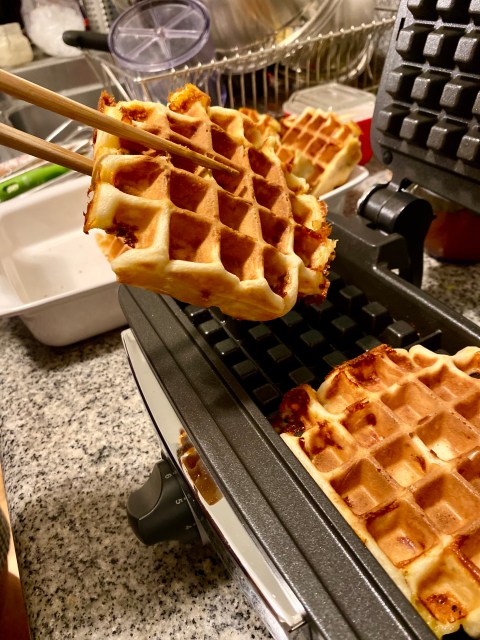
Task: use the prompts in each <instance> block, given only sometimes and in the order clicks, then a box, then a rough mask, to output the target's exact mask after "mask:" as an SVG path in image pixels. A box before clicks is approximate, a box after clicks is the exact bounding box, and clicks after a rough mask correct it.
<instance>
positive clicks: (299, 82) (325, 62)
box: [84, 9, 395, 115]
mask: <svg viewBox="0 0 480 640" xmlns="http://www.w3.org/2000/svg"><path fill="white" fill-rule="evenodd" d="M380 11H381V12H387V13H390V12H389V11H388V10H386V9H381V10H380ZM377 12H378V10H376V13H377ZM394 22H395V18H394V16H393V17H392V16H389V17H383V18H382V17H380V18H378V19H377V18H376V19H375V20H373V21H372V22H370V23H368V24H362V25H360V26H352V27H350V28H348V29H340V30H338V31H332V32H329V33H327V34H320V35H318V36H315V37H311V36H310V37H307V38H305V39H299V40H295V41H292V42H290V43H288V44H280V45H271V46H261V45H260V46H258V47H257V48H255V49H252V50H250V51H249V52H248V53H235V54H232V55H230V56H228V57H223V58H222V59H214V60H212V61H211V62H210V63H207V64H199V65H197V66H194V67H189V66H188V65H185V66H184V67H182V68H178V69H170V70H168V71H164V72H162V73H159V74H155V75H151V76H148V77H140V76H138V75H135V74H133V73H132V72H131V71H128V70H126V69H122V68H120V67H119V66H118V65H117V64H116V62H115V61H114V59H113V58H112V56H111V55H110V54H109V53H104V52H98V51H90V50H85V51H84V54H85V57H86V59H87V60H88V61H89V63H90V64H91V66H92V68H93V70H94V72H95V73H96V75H97V76H98V78H99V81H100V82H101V84H102V85H103V86H104V87H105V89H106V90H107V91H109V92H110V93H112V94H113V95H115V96H116V97H117V98H118V99H122V100H132V99H134V98H135V97H136V98H138V99H141V100H146V101H149V100H153V98H152V92H151V90H150V88H151V86H152V84H153V83H158V82H159V81H162V82H163V81H165V82H169V83H170V84H169V86H170V87H171V89H170V90H175V89H176V88H178V87H180V86H183V85H184V84H185V83H187V82H191V83H193V84H195V85H197V86H198V87H199V88H201V89H202V90H203V91H205V92H206V93H208V94H209V95H210V97H211V99H212V103H213V104H223V105H224V106H225V107H228V108H232V109H233V108H239V107H250V108H252V109H257V110H258V111H260V112H263V113H270V114H272V115H275V114H280V113H282V104H283V102H284V101H285V100H286V99H288V98H289V97H290V95H291V94H292V93H294V92H295V91H298V90H300V89H305V88H308V87H310V86H314V85H318V84H323V83H327V82H339V83H343V84H348V85H350V86H355V87H358V88H361V89H365V90H368V91H372V92H374V91H375V89H376V87H377V85H378V83H379V81H380V75H381V71H382V67H383V62H384V55H382V54H381V51H382V49H386V46H385V47H382V46H379V45H381V44H382V42H383V41H384V42H386V43H387V45H388V40H389V35H390V31H391V29H392V27H393V24H394Z"/></svg>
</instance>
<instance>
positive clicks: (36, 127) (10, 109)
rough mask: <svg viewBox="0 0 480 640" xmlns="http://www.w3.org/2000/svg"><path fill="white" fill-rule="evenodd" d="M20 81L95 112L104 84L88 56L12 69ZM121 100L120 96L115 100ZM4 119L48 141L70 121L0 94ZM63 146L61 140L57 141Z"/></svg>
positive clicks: (42, 61) (45, 60) (41, 62)
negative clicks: (32, 84) (51, 92)
mask: <svg viewBox="0 0 480 640" xmlns="http://www.w3.org/2000/svg"><path fill="white" fill-rule="evenodd" d="M12 73H15V75H18V76H19V77H21V78H23V79H25V80H29V81H30V82H34V83H35V84H38V85H41V86H43V87H45V88H47V89H50V90H51V91H54V92H55V93H59V94H62V95H64V96H67V97H69V98H71V99H72V100H75V101H76V102H80V103H81V104H84V105H87V106H89V107H92V108H96V107H97V104H98V100H99V98H100V95H101V92H102V89H103V84H102V82H101V79H100V78H99V76H97V74H96V73H95V71H94V69H93V68H92V66H91V65H90V64H89V62H88V60H87V59H86V57H85V56H83V55H82V56H78V57H75V58H42V59H40V60H36V61H34V62H32V63H30V64H28V65H24V66H22V67H16V68H14V69H12ZM116 97H118V96H116ZM0 110H1V116H2V117H1V119H2V120H3V121H4V122H6V123H7V124H10V125H11V126H13V127H15V128H16V129H19V130H21V131H25V132H27V133H30V134H32V135H34V136H37V137H38V138H43V139H45V138H46V137H47V136H49V135H50V134H51V133H52V132H53V131H55V130H56V129H57V128H58V127H60V126H61V125H62V124H63V123H66V122H68V120H67V119H66V118H65V117H64V116H61V115H58V114H56V113H53V112H51V111H47V110H45V109H42V108H41V107H37V106H35V105H31V104H29V103H27V102H24V101H22V100H16V99H14V98H11V97H10V96H7V95H5V94H2V93H0ZM55 141H56V142H61V137H59V138H57V139H56V140H55Z"/></svg>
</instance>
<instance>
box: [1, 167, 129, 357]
mask: <svg viewBox="0 0 480 640" xmlns="http://www.w3.org/2000/svg"><path fill="white" fill-rule="evenodd" d="M89 184H90V178H89V177H87V176H82V177H79V178H74V179H72V180H69V181H67V182H63V183H59V184H56V185H54V186H51V187H46V188H44V189H42V190H41V191H38V192H36V193H32V194H26V195H24V196H22V197H19V198H14V199H13V200H10V201H8V202H4V203H2V204H1V205H0V317H2V316H3V317H5V316H19V317H20V318H21V319H22V321H23V322H24V323H25V325H26V326H27V327H28V328H29V330H30V331H31V332H32V334H33V335H34V336H35V337H36V338H37V339H38V340H39V341H40V342H43V343H44V344H47V345H51V346H62V345H67V344H72V343H74V342H77V341H79V340H83V339H85V338H89V337H91V336H94V335H98V334H100V333H103V332H104V331H109V330H111V329H115V328H117V327H120V326H123V325H124V324H125V318H124V315H123V312H122V310H121V309H120V305H119V303H118V298H117V294H118V284H117V283H116V278H115V274H114V273H113V272H112V270H111V268H110V265H109V263H108V261H107V260H106V258H105V256H104V255H103V254H102V252H101V250H100V248H99V247H98V245H97V242H96V240H95V237H94V235H93V234H90V235H86V234H84V233H83V231H82V226H83V213H84V211H85V209H86V204H87V189H88V186H89Z"/></svg>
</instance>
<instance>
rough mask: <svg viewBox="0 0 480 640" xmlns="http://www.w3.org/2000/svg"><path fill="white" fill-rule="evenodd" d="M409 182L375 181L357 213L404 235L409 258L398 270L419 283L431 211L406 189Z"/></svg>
mask: <svg viewBox="0 0 480 640" xmlns="http://www.w3.org/2000/svg"><path fill="white" fill-rule="evenodd" d="M410 184H411V183H410V182H409V181H406V180H403V181H402V182H401V183H400V184H396V183H395V182H394V181H391V182H388V183H385V184H377V185H375V186H374V187H373V188H372V189H371V190H370V191H369V192H367V193H366V194H365V195H364V196H363V197H362V198H361V200H360V202H359V205H358V214H359V215H360V216H363V217H364V218H366V219H367V220H369V221H370V222H371V223H372V225H373V226H374V227H375V228H377V229H379V230H380V231H384V232H386V233H398V234H400V235H401V236H402V237H403V238H404V239H405V242H406V246H407V251H408V257H409V261H408V265H404V266H400V267H399V268H398V273H399V275H400V277H402V278H404V279H405V280H407V281H408V282H411V283H412V284H414V285H415V286H417V287H420V286H421V284H422V276H423V251H424V242H425V236H426V235H427V232H428V229H429V227H430V224H431V222H432V220H433V217H434V214H433V209H432V206H431V204H430V203H429V202H428V201H427V200H423V199H421V198H418V197H416V196H414V195H412V194H411V193H409V192H408V191H405V189H406V188H407V187H408V186H409V185H410ZM372 225H369V226H372Z"/></svg>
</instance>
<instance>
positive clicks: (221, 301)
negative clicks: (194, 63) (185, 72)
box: [84, 85, 335, 320]
mask: <svg viewBox="0 0 480 640" xmlns="http://www.w3.org/2000/svg"><path fill="white" fill-rule="evenodd" d="M100 108H101V110H102V111H104V112H105V113H106V114H108V115H109V116H112V117H114V118H117V119H121V120H123V121H126V122H129V123H131V124H133V125H134V126H136V127H139V128H141V129H144V130H147V131H149V132H152V133H155V134H157V135H159V136H162V137H163V138H164V139H167V140H171V141H173V142H176V143H179V144H182V145H184V146H187V147H189V148H191V149H193V150H195V151H199V152H213V153H216V154H217V155H221V156H224V158H226V159H227V162H228V164H230V166H233V167H234V168H237V169H238V170H239V175H238V176H234V177H232V176H231V175H229V174H227V173H226V172H222V171H216V170H213V171H212V170H210V169H205V168H203V167H200V166H197V165H195V164H193V163H192V162H190V161H189V160H185V159H183V158H178V157H170V156H166V155H165V154H163V153H162V152H156V151H153V150H151V149H146V148H144V147H141V146H139V145H136V144H135V143H129V142H127V141H126V140H121V139H119V138H117V137H115V136H112V135H110V134H108V133H105V132H102V131H98V132H96V140H95V146H94V171H93V177H92V185H91V200H90V202H89V205H88V209H87V213H86V217H85V224H84V230H85V231H86V232H88V231H89V230H90V229H103V230H104V231H106V233H107V234H108V237H107V238H106V239H104V240H103V241H102V242H103V249H104V251H105V253H106V254H107V255H108V257H109V259H110V260H111V265H112V268H113V270H114V272H115V273H116V275H117V278H118V280H119V281H120V282H123V283H125V284H131V285H136V286H139V287H142V288H145V289H149V290H152V291H155V292H157V293H164V294H169V295H171V296H173V297H174V298H176V299H178V300H181V301H184V302H188V303H191V304H196V305H199V306H205V307H206V306H217V307H219V308H220V309H221V310H222V311H223V312H224V313H226V314H229V315H231V316H234V317H237V318H241V319H247V320H269V319H273V318H276V317H279V316H282V315H284V314H285V313H287V311H289V310H290V309H291V308H292V307H293V305H294V304H295V302H296V301H297V298H298V297H303V296H316V297H317V298H318V299H323V298H324V297H325V295H326V292H327V289H328V279H327V274H328V266H329V263H330V261H331V260H332V259H333V256H334V247H335V242H334V241H333V240H331V239H330V238H329V234H330V226H329V224H328V223H327V221H326V213H327V212H326V206H325V205H324V204H323V203H322V202H320V201H319V200H318V199H317V198H316V197H315V196H314V195H312V194H310V193H309V185H308V183H307V182H306V181H305V180H303V179H301V178H298V177H296V176H295V175H293V174H292V173H291V172H290V171H289V170H288V168H286V167H285V166H284V165H283V164H282V163H281V162H280V160H279V158H278V156H277V155H276V153H275V151H274V143H273V138H267V139H265V140H264V139H263V137H262V135H261V134H260V132H259V131H258V129H257V127H256V125H255V123H254V122H253V121H252V120H251V119H250V118H249V117H248V116H246V115H245V114H242V113H240V112H239V111H236V110H233V109H225V108H222V107H210V104H209V98H208V96H206V95H205V94H204V93H202V92H201V91H200V90H199V89H197V88H196V87H194V86H193V85H186V86H185V87H184V88H183V89H181V90H179V91H178V92H176V93H174V94H172V95H171V96H170V101H169V105H168V106H164V105H162V104H159V103H146V102H139V101H132V102H119V103H118V104H116V103H115V102H114V101H113V100H111V99H107V98H104V101H103V103H102V104H101V106H100ZM114 238H115V239H116V240H115V241H114ZM118 239H120V241H121V243H120V245H119V243H118ZM126 248H128V250H125V249H126Z"/></svg>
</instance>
